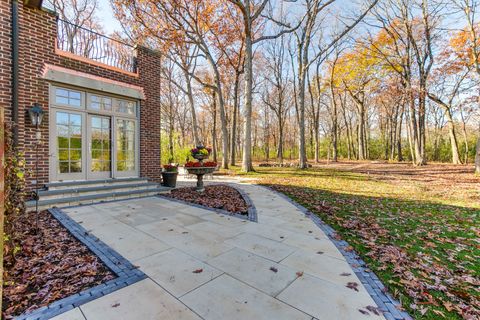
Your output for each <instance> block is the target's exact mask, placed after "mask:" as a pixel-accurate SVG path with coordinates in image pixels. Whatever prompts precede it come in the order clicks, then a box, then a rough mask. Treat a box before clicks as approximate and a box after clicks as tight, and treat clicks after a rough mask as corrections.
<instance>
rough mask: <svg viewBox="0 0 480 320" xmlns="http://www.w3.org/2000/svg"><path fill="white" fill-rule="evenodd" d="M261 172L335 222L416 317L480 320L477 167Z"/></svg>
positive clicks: (347, 166)
mask: <svg viewBox="0 0 480 320" xmlns="http://www.w3.org/2000/svg"><path fill="white" fill-rule="evenodd" d="M256 169H257V173H255V174H252V175H251V176H252V177H254V178H258V179H259V180H258V183H260V184H264V185H268V186H270V187H272V188H273V189H275V190H278V191H280V192H283V193H285V194H286V195H288V196H289V197H291V198H292V199H294V200H296V201H297V202H299V203H300V204H302V205H304V206H305V207H307V208H309V209H310V210H311V211H313V212H314V213H316V214H318V215H319V216H320V217H321V218H322V219H323V220H324V221H325V222H327V223H329V224H330V225H331V226H332V227H334V228H335V229H336V230H337V232H338V234H339V236H340V237H342V238H344V239H345V240H347V241H348V242H349V243H350V245H352V246H353V247H354V249H355V250H356V251H357V252H358V253H359V254H360V255H361V256H362V257H363V258H364V260H365V261H366V262H367V263H368V265H369V267H370V268H371V269H372V270H374V271H375V272H376V273H377V274H378V275H379V277H380V278H381V279H382V280H383V282H384V283H385V284H386V285H387V286H388V287H389V290H390V292H391V293H392V294H393V295H394V296H395V297H397V298H398V299H400V300H401V302H402V304H403V306H404V307H405V308H406V309H407V311H408V312H409V313H410V314H412V315H413V316H414V317H415V318H416V319H480V209H479V208H480V178H479V177H475V176H474V175H473V174H472V172H473V170H472V168H470V167H463V166H449V165H429V166H426V167H423V168H413V167H411V166H409V165H407V164H383V163H377V164H376V163H366V162H364V163H358V162H344V163H339V164H335V165H331V164H329V165H326V164H323V165H320V166H318V167H315V168H312V169H308V170H298V169H292V168H256Z"/></svg>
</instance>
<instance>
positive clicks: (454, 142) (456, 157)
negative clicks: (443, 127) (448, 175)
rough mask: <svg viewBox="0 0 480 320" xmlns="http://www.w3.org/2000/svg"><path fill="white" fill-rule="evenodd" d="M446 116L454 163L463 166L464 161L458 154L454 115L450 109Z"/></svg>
mask: <svg viewBox="0 0 480 320" xmlns="http://www.w3.org/2000/svg"><path fill="white" fill-rule="evenodd" d="M445 115H446V116H447V123H448V135H449V136H450V144H451V147H452V163H453V164H461V163H462V161H460V153H459V152H458V142H457V135H456V133H455V123H454V122H453V118H452V113H451V112H450V109H449V108H448V109H447V110H445Z"/></svg>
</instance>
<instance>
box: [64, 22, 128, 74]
mask: <svg viewBox="0 0 480 320" xmlns="http://www.w3.org/2000/svg"><path fill="white" fill-rule="evenodd" d="M57 24H58V31H57V48H58V49H59V50H61V51H64V52H69V53H72V54H74V55H77V56H80V57H84V58H87V59H90V60H93V61H96V62H99V63H102V64H105V65H108V66H112V67H115V68H118V69H122V70H125V71H129V72H136V71H137V70H136V69H137V66H136V57H135V53H134V48H133V47H132V46H131V45H129V44H126V43H123V42H121V41H119V40H116V39H112V38H109V37H107V36H105V35H102V34H100V33H97V32H95V31H92V30H89V29H86V28H83V27H80V26H77V25H74V24H72V23H70V22H68V21H65V20H62V19H58V22H57Z"/></svg>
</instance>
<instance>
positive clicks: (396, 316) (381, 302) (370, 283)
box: [255, 184, 413, 320]
mask: <svg viewBox="0 0 480 320" xmlns="http://www.w3.org/2000/svg"><path fill="white" fill-rule="evenodd" d="M255 185H256V186H259V187H262V188H265V189H267V190H269V191H271V192H273V193H274V194H276V195H278V196H279V197H281V198H283V199H285V200H286V201H288V202H289V203H291V204H292V205H294V206H295V207H297V208H298V209H299V210H300V211H301V212H302V213H303V214H304V215H305V216H306V217H309V218H310V219H311V220H312V221H313V223H315V225H317V227H319V228H320V229H321V230H322V231H323V232H325V234H326V235H327V237H328V238H329V239H330V241H332V242H333V244H334V245H335V246H336V247H337V249H338V250H339V251H340V252H341V253H342V255H343V256H344V257H345V260H347V262H348V264H349V265H350V267H351V268H352V269H353V271H354V272H355V274H356V275H357V277H358V279H359V280H360V282H361V283H362V284H363V286H364V287H365V289H367V292H368V293H369V294H370V296H371V297H372V299H373V300H374V301H375V303H376V304H377V305H378V307H379V308H380V310H381V311H382V312H383V315H384V316H385V318H386V319H387V320H410V319H413V318H412V317H411V316H410V315H409V314H408V313H407V312H405V311H401V308H402V304H401V303H400V301H398V300H397V299H395V298H393V297H392V296H391V295H390V294H389V293H388V291H387V288H386V287H385V285H384V284H383V283H382V281H381V280H380V279H379V278H378V276H377V275H376V274H375V273H374V272H373V271H371V270H370V269H368V267H367V264H366V262H365V261H364V260H363V259H361V258H360V257H359V255H358V254H357V253H356V252H355V251H354V250H346V248H347V247H348V248H351V247H350V245H349V244H348V242H346V241H345V240H337V239H336V237H335V235H336V234H337V232H336V231H335V230H334V229H333V228H332V227H330V226H329V225H328V224H326V223H325V222H323V220H322V219H321V218H320V217H319V216H318V215H316V214H315V213H313V212H311V211H310V210H308V209H307V208H305V207H304V206H302V205H300V204H298V203H297V202H296V201H295V200H293V199H291V198H290V197H288V196H287V195H286V194H283V193H281V192H279V191H277V190H274V189H272V188H270V187H268V186H265V185H259V184H255Z"/></svg>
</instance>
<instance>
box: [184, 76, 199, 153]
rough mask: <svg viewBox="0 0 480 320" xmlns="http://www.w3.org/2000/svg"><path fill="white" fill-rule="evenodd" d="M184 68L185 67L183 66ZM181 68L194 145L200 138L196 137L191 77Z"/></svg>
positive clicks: (196, 125) (195, 117) (196, 128)
mask: <svg viewBox="0 0 480 320" xmlns="http://www.w3.org/2000/svg"><path fill="white" fill-rule="evenodd" d="M184 68H185V67H184ZM184 68H182V69H183V74H184V77H185V82H186V84H187V97H188V104H189V105H190V115H191V117H192V133H193V143H194V144H195V146H198V145H199V144H200V139H199V137H198V124H197V114H196V112H195V102H194V100H193V93H192V79H191V77H190V75H189V74H188V72H187V70H186V69H184Z"/></svg>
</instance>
